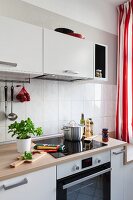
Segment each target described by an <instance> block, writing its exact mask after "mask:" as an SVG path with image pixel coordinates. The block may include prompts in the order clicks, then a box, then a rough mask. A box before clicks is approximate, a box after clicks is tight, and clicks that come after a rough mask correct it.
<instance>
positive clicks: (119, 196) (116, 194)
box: [111, 148, 131, 200]
mask: <svg viewBox="0 0 133 200" xmlns="http://www.w3.org/2000/svg"><path fill="white" fill-rule="evenodd" d="M123 156H124V155H123V148H117V149H113V150H112V151H111V167H112V171H111V200H124V190H125V188H124V165H123ZM125 200H128V199H125ZM129 200H131V199H129Z"/></svg>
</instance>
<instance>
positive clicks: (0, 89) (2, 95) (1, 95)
mask: <svg viewBox="0 0 133 200" xmlns="http://www.w3.org/2000/svg"><path fill="white" fill-rule="evenodd" d="M4 86H5V84H4V83H0V102H3V101H5V93H4Z"/></svg>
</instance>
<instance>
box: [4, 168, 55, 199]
mask: <svg viewBox="0 0 133 200" xmlns="http://www.w3.org/2000/svg"><path fill="white" fill-rule="evenodd" d="M26 180H27V181H28V183H26V182H27V181H26ZM3 185H5V189H7V190H5V189H4V188H3ZM17 185H20V186H17ZM9 187H12V188H10V189H9ZM0 199H1V200H10V199H13V200H18V199H19V200H24V199H25V200H26V199H27V200H56V167H55V166H54V167H50V168H47V169H43V170H40V171H36V172H33V173H30V174H26V175H23V176H20V177H16V178H12V179H9V180H5V181H1V182H0Z"/></svg>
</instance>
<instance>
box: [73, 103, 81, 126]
mask: <svg viewBox="0 0 133 200" xmlns="http://www.w3.org/2000/svg"><path fill="white" fill-rule="evenodd" d="M83 112H84V102H83V101H72V117H71V118H72V120H74V121H76V123H80V119H81V113H83Z"/></svg>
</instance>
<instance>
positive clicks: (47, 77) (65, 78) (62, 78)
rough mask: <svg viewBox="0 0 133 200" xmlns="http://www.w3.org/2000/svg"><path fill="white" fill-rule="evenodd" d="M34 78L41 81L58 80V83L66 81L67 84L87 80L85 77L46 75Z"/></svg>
mask: <svg viewBox="0 0 133 200" xmlns="http://www.w3.org/2000/svg"><path fill="white" fill-rule="evenodd" d="M35 78H37V79H43V80H58V81H68V82H71V81H78V80H87V79H88V78H86V77H79V76H66V75H55V74H46V73H45V74H43V75H41V76H37V77H35Z"/></svg>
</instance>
